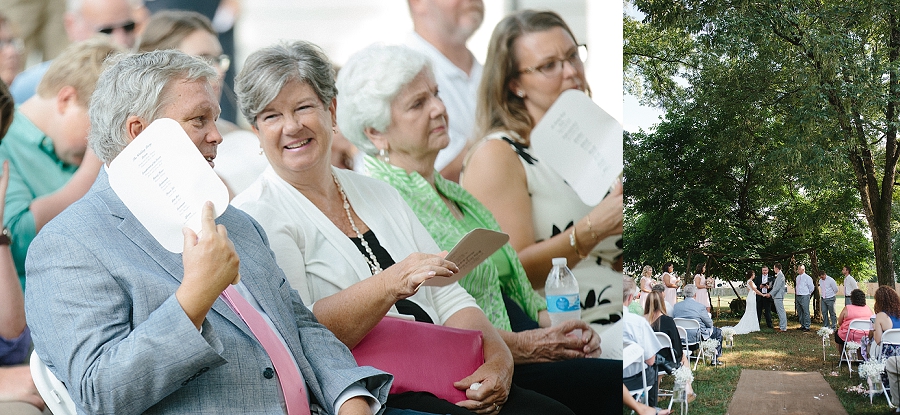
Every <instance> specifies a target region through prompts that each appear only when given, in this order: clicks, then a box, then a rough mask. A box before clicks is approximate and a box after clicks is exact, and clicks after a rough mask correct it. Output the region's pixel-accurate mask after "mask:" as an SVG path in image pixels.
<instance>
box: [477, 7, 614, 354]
mask: <svg viewBox="0 0 900 415" xmlns="http://www.w3.org/2000/svg"><path fill="white" fill-rule="evenodd" d="M582 53H585V49H584V48H583V47H581V46H580V45H578V43H577V42H576V41H575V36H574V35H573V34H572V31H571V30H570V29H569V27H568V25H566V23H565V22H564V21H563V20H562V18H561V17H559V15H557V14H556V13H553V12H538V11H533V10H525V11H522V12H519V13H516V14H512V15H510V16H507V17H506V18H504V19H503V20H501V21H500V23H499V24H498V25H497V27H496V28H495V29H494V33H493V34H492V36H491V40H490V43H489V46H488V55H487V59H486V60H485V66H484V75H483V78H482V81H481V86H480V87H479V93H478V109H477V113H476V117H477V124H478V128H479V130H480V131H481V136H482V137H484V138H483V139H482V140H481V141H480V142H478V143H476V144H475V145H474V146H473V148H472V150H470V152H469V154H468V156H467V161H466V163H465V167H464V169H463V175H462V178H461V180H460V183H461V184H462V186H463V187H464V188H465V189H466V190H468V191H469V192H471V193H472V194H473V195H474V196H475V197H476V198H477V199H478V200H479V201H480V202H481V203H483V204H484V205H485V206H486V207H487V208H488V210H490V211H491V213H492V214H493V215H494V217H495V218H496V219H497V222H498V223H499V224H500V228H501V229H502V230H503V231H504V232H506V233H508V234H509V237H510V240H509V242H510V244H511V245H512V246H513V248H515V250H516V251H517V253H518V255H519V258H520V259H521V261H522V265H523V266H524V268H525V272H526V274H527V275H528V279H529V280H530V281H531V284H532V286H533V287H534V288H535V289H541V288H543V286H544V282H545V280H546V278H547V274H548V273H549V272H550V268H551V259H552V258H555V257H566V258H567V259H568V264H569V267H570V268H572V272H573V273H574V274H575V277H576V279H577V280H578V285H579V289H580V291H581V293H580V297H581V298H580V299H581V306H582V314H581V318H582V319H583V320H584V321H586V322H588V323H592V325H593V327H594V328H595V330H597V331H598V332H600V333H601V336H602V335H603V334H602V331H603V325H604V324H608V323H610V321H614V320H616V319H617V318H616V317H618V315H619V313H621V312H622V311H621V308H619V306H618V301H613V300H615V294H614V293H618V292H619V290H617V289H614V288H615V287H619V284H621V282H620V281H621V280H620V279H619V278H621V274H620V272H619V271H620V270H621V265H620V262H619V261H620V260H621V252H622V251H621V233H622V188H621V185H616V186H615V187H614V188H613V190H612V192H611V193H610V194H609V195H607V196H606V197H605V198H604V199H603V200H602V201H601V202H600V203H599V204H598V205H597V206H588V205H586V204H585V203H584V202H582V201H581V199H580V198H579V197H578V195H577V194H576V193H575V191H574V190H573V189H572V188H571V187H570V186H569V185H568V184H566V183H565V181H564V180H563V178H562V177H560V176H559V175H558V174H557V173H556V172H555V171H553V170H552V168H551V167H550V166H549V165H547V164H546V163H542V162H541V160H539V159H536V158H535V156H534V154H533V152H532V150H531V147H530V143H531V142H530V134H531V131H532V129H533V128H534V127H535V125H537V123H538V122H540V120H541V118H542V117H543V116H544V114H545V113H546V112H547V110H548V109H549V108H550V105H552V104H553V103H554V102H555V101H556V99H557V98H558V97H559V96H560V94H562V93H563V92H564V91H566V90H569V89H577V90H580V91H584V92H587V93H589V91H590V89H589V88H588V85H587V81H586V80H585V77H584V66H583V64H582V61H581V57H582ZM597 185H598V186H599V185H600V184H599V183H598V184H597ZM616 269H618V270H619V271H617V270H616ZM611 340H612V339H611ZM611 343H613V341H610V342H606V341H604V342H603V344H604V345H607V344H611ZM619 343H621V342H619ZM604 349H606V348H604ZM620 350H621V349H620ZM607 352H608V351H607V350H604V355H606V353H607ZM609 352H614V351H612V350H610V351H609Z"/></svg>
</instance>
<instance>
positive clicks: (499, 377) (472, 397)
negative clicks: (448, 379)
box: [453, 359, 512, 415]
mask: <svg viewBox="0 0 900 415" xmlns="http://www.w3.org/2000/svg"><path fill="white" fill-rule="evenodd" d="M511 385H512V367H510V366H509V365H507V364H506V361H505V360H503V359H492V360H488V361H486V362H484V364H483V365H481V367H479V368H478V370H476V371H475V373H472V374H471V375H469V376H467V377H466V378H464V379H462V380H460V381H459V382H456V383H454V384H453V386H454V387H456V389H459V390H465V391H466V397H467V398H469V399H468V400H465V401H460V402H457V403H456V405H458V406H461V407H463V408H466V409H468V410H470V411H472V412H475V413H477V414H491V415H493V414H497V413H499V412H500V408H502V407H503V404H505V403H506V399H507V397H508V396H509V388H510V386H511Z"/></svg>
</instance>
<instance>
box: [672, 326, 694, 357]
mask: <svg viewBox="0 0 900 415" xmlns="http://www.w3.org/2000/svg"><path fill="white" fill-rule="evenodd" d="M675 328H676V329H678V337H679V338H681V350H682V351H683V353H684V354H685V355H686V356H687V357H688V363H690V357H691V351H690V350H689V349H688V347H687V344H686V343H685V341H684V339H687V330H685V329H684V327H681V326H675Z"/></svg>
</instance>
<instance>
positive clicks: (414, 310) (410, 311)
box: [350, 229, 434, 324]
mask: <svg viewBox="0 0 900 415" xmlns="http://www.w3.org/2000/svg"><path fill="white" fill-rule="evenodd" d="M363 238H364V239H365V240H366V243H367V244H369V249H371V250H372V253H373V254H375V258H376V259H378V265H381V269H383V270H384V269H387V268H388V267H390V266H391V265H394V264H395V262H394V258H392V257H391V254H390V253H389V252H388V251H387V249H384V247H383V246H381V243H380V242H378V238H377V237H376V236H375V233H374V232H372V230H371V229H369V230H368V231H366V233H364V234H363ZM350 240H351V241H353V243H354V244H355V245H356V249H358V250H359V252H360V253H361V254H363V256H364V257H366V258H368V257H369V253H368V252H366V247H364V246H363V244H362V241H360V240H359V238H350ZM394 305H396V306H397V311H398V312H400V314H406V315H408V316H413V317H415V318H416V321H421V322H425V323H431V324H434V321H432V320H431V317H430V316H429V315H428V313H426V312H425V310H423V309H422V307H419V305H418V304H416V303H414V302H412V301H409V300H407V299H403V300H400V301H397V303H396V304H394Z"/></svg>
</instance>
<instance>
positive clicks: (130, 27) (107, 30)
mask: <svg viewBox="0 0 900 415" xmlns="http://www.w3.org/2000/svg"><path fill="white" fill-rule="evenodd" d="M116 29H122V30H124V31H125V33H131V32H133V31H134V22H133V21H131V20H129V21H127V22H125V23H123V24H121V25H118V26H107V27H101V28H99V29H97V31H98V32H100V33H103V34H104V35H111V34H112V32H115V31H116Z"/></svg>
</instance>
